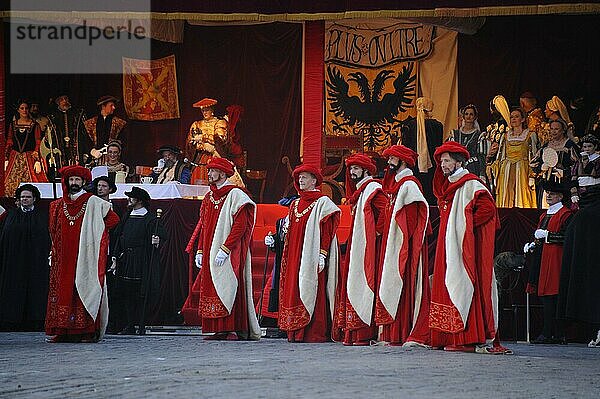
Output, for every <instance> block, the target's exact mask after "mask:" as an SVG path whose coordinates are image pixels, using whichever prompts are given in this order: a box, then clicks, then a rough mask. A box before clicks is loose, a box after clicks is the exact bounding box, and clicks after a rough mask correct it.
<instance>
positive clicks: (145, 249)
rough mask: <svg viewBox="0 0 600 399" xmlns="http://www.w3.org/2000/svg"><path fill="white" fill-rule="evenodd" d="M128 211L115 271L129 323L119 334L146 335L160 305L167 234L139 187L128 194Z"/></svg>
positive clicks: (118, 242) (118, 231) (118, 232)
mask: <svg viewBox="0 0 600 399" xmlns="http://www.w3.org/2000/svg"><path fill="white" fill-rule="evenodd" d="M125 195H127V196H128V197H129V200H128V201H129V204H128V207H129V211H128V212H127V213H126V214H125V216H124V217H123V218H122V219H121V223H119V225H118V226H117V228H116V230H115V233H114V237H116V242H115V245H114V247H113V251H112V261H113V265H112V269H111V270H113V271H114V273H115V275H116V277H117V295H118V297H119V301H120V303H121V304H122V305H123V310H124V312H125V319H126V321H127V324H126V326H125V328H123V330H122V331H121V332H120V333H119V334H127V335H131V334H135V325H136V324H139V326H140V327H139V330H138V333H139V334H140V335H142V334H144V333H145V326H144V325H143V323H144V321H146V320H149V319H150V318H151V314H150V312H152V310H153V309H154V308H155V306H156V305H157V302H158V299H159V294H160V278H161V274H162V273H161V270H160V251H159V245H161V244H162V243H163V242H164V239H165V237H166V233H165V230H164V228H163V227H162V225H161V223H160V219H159V218H158V217H157V215H155V214H154V213H150V212H149V211H148V205H149V202H150V195H149V194H148V192H147V191H146V190H144V189H142V188H139V187H135V186H134V187H132V188H131V191H127V192H125Z"/></svg>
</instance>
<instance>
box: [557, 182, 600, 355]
mask: <svg viewBox="0 0 600 399" xmlns="http://www.w3.org/2000/svg"><path fill="white" fill-rule="evenodd" d="M582 205H584V206H583V207H581V206H582ZM580 207H581V208H580V210H579V212H577V213H576V214H575V216H574V217H573V220H572V222H571V224H570V225H569V228H568V229H567V232H566V235H565V243H564V247H563V248H564V249H563V259H562V269H561V277H560V289H559V295H558V310H557V313H558V317H559V318H564V319H571V320H578V321H582V322H586V323H589V324H591V325H592V326H593V328H594V332H593V339H592V341H591V342H590V343H589V346H590V347H592V346H593V347H600V273H599V270H598V259H600V245H598V242H599V241H598V226H600V184H597V185H595V186H591V187H590V188H589V189H588V190H587V191H586V192H585V193H584V194H582V197H581V200H580Z"/></svg>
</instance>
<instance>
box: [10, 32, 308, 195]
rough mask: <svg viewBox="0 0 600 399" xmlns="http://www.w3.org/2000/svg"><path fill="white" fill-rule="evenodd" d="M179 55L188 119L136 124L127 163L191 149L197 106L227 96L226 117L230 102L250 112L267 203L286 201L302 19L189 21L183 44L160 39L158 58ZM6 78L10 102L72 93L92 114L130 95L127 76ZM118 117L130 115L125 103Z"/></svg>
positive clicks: (241, 129)
mask: <svg viewBox="0 0 600 399" xmlns="http://www.w3.org/2000/svg"><path fill="white" fill-rule="evenodd" d="M171 54H175V57H176V68H177V80H178V91H179V105H180V111H181V118H180V119H173V120H164V121H156V122H144V121H129V122H128V126H127V127H126V128H125V132H124V136H125V149H124V161H125V162H126V163H127V164H128V165H130V167H133V166H135V165H154V164H156V159H157V155H156V149H157V148H159V147H160V146H161V145H163V144H175V145H178V146H183V145H184V143H185V138H186V136H187V133H188V130H189V127H190V125H191V124H192V122H193V121H194V120H198V119H201V117H202V115H201V113H200V111H199V109H197V108H192V104H193V103H194V102H196V101H198V100H199V99H201V98H203V97H211V98H215V99H217V100H218V101H219V103H218V104H217V106H216V110H215V111H216V112H215V113H216V115H218V116H222V115H224V114H225V107H226V106H227V105H230V104H239V105H241V106H243V107H244V109H245V111H244V116H243V117H242V119H241V120H240V121H239V123H238V125H237V127H236V131H237V132H238V134H239V136H240V141H241V145H242V147H243V149H244V150H246V151H247V153H248V168H249V169H258V170H267V186H266V190H265V201H266V202H275V201H276V200H278V199H279V198H280V197H281V194H282V192H283V190H284V189H285V187H286V186H287V184H288V183H289V181H290V180H291V178H290V176H289V174H288V171H287V168H286V167H285V166H284V165H283V164H282V163H281V158H282V157H283V156H288V157H290V161H291V163H292V164H293V165H295V164H297V163H298V162H299V148H300V130H301V123H302V103H301V101H302V95H301V79H302V24H298V23H271V24H264V25H251V26H191V25H186V27H185V40H184V42H183V43H180V44H173V43H164V42H159V41H153V42H152V58H153V59H157V58H161V57H165V56H167V55H171ZM112 56H115V55H114V54H107V57H112ZM118 56H119V57H121V54H119V55H118ZM123 56H127V54H123ZM119 59H120V58H119ZM6 83H7V94H8V95H7V98H9V99H10V100H16V99H17V98H19V97H28V98H36V99H38V101H40V104H41V105H42V104H48V99H49V98H54V97H56V96H57V95H58V94H60V93H63V92H64V93H68V94H70V97H71V102H72V103H73V104H74V106H76V107H84V108H85V109H86V111H87V114H88V117H91V116H93V115H94V113H95V112H96V108H97V107H96V99H97V98H98V97H100V96H103V95H106V94H111V95H115V96H117V97H122V90H123V89H122V77H121V75H8V79H7V80H6ZM116 114H117V115H118V116H120V117H124V109H123V106H122V104H118V105H117V111H116Z"/></svg>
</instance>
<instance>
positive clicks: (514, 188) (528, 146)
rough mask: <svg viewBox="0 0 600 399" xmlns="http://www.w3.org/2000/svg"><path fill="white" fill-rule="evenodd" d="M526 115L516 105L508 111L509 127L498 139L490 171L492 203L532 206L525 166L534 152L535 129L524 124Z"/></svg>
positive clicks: (532, 194) (530, 180) (532, 186)
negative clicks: (493, 189) (493, 183)
mask: <svg viewBox="0 0 600 399" xmlns="http://www.w3.org/2000/svg"><path fill="white" fill-rule="evenodd" d="M525 121H526V115H525V112H523V110H521V109H520V108H518V109H515V110H513V111H512V112H511V113H510V128H509V129H508V130H507V131H506V133H505V134H504V136H503V137H502V138H501V139H500V145H499V149H498V154H497V157H496V161H495V162H494V164H495V165H494V169H496V170H495V173H494V175H495V176H497V181H496V206H498V207H501V208H513V207H517V208H536V196H535V182H534V179H533V174H532V172H531V168H530V166H529V160H530V158H531V156H532V154H535V152H536V145H537V138H536V136H535V133H531V132H529V130H527V129H526V127H525Z"/></svg>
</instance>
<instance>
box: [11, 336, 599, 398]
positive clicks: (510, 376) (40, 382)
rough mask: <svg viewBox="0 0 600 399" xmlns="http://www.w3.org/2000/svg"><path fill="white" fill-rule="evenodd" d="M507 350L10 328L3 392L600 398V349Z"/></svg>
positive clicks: (14, 394) (90, 395) (139, 395)
mask: <svg viewBox="0 0 600 399" xmlns="http://www.w3.org/2000/svg"><path fill="white" fill-rule="evenodd" d="M506 346H508V347H510V348H511V349H513V350H514V351H515V355H513V356H507V355H496V356H492V355H475V354H466V353H448V352H443V351H434V350H426V349H413V350H405V349H402V348H398V347H380V346H378V347H344V346H342V345H340V344H333V343H331V344H289V343H287V342H286V341H285V340H281V339H263V340H261V341H260V342H216V341H212V342H210V341H202V338H201V337H199V336H146V337H138V336H130V337H121V336H108V337H107V338H106V339H105V340H104V341H102V342H100V343H98V344H67V343H62V344H48V343H45V342H44V336H43V334H41V333H0V397H9V398H25V397H27V398H38V397H39V398H41V397H44V398H48V397H57V398H64V397H69V398H77V397H85V398H96V397H113V398H114V397H129V398H147V397H161V398H165V397H169V398H180V397H181V398H183V397H185V398H298V397H303V398H416V397H421V398H432V397H441V398H461V399H465V398H563V397H573V398H598V397H600V348H587V347H585V346H584V345H574V344H570V345H568V346H561V347H559V346H532V345H527V344H511V343H507V344H506Z"/></svg>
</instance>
